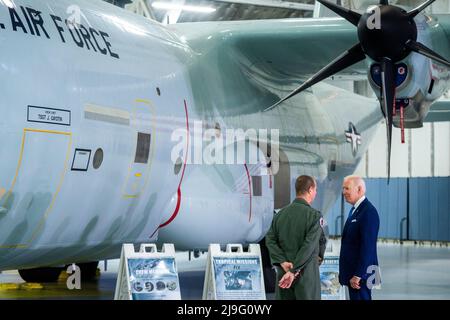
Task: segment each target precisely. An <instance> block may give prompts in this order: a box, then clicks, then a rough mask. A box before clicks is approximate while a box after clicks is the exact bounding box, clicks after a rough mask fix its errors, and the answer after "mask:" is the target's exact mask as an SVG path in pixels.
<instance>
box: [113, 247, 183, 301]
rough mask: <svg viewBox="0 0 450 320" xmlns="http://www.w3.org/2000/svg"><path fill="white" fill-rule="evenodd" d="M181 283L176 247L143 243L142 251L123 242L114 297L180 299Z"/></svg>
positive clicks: (116, 298) (121, 298)
mask: <svg viewBox="0 0 450 320" xmlns="http://www.w3.org/2000/svg"><path fill="white" fill-rule="evenodd" d="M180 299H181V294H180V283H179V279H178V272H177V268H176V263H175V247H174V246H173V244H164V245H163V248H162V251H161V252H158V251H157V248H156V245H155V244H143V245H141V248H140V250H139V252H135V251H134V245H132V244H124V245H123V247H122V255H121V257H120V264H119V274H118V277H117V283H116V292H115V295H114V300H180Z"/></svg>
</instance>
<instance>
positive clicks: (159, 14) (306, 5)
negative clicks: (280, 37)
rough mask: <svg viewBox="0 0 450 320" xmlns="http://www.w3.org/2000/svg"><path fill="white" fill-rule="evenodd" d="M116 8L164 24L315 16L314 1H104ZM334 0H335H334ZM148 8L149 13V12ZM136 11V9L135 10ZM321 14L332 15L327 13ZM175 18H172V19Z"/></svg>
mask: <svg viewBox="0 0 450 320" xmlns="http://www.w3.org/2000/svg"><path fill="white" fill-rule="evenodd" d="M105 1H108V2H110V3H113V4H115V5H117V6H120V7H124V6H125V5H128V6H130V4H131V5H134V6H136V7H137V6H141V5H142V4H145V5H146V7H147V9H148V11H147V13H148V14H147V16H149V17H150V18H152V19H155V20H157V21H159V22H162V23H181V22H197V21H226V20H256V19H284V18H302V17H312V16H313V9H314V6H315V4H316V1H315V0H286V1H282V0H105ZM331 1H333V0H331ZM334 1H336V2H337V3H339V4H341V5H343V6H345V7H348V8H351V9H353V10H357V11H363V10H364V9H365V8H367V7H368V6H370V5H373V4H377V3H378V2H379V0H334ZM424 1H425V0H390V3H392V4H396V5H402V6H407V7H416V6H418V5H419V4H421V3H423V2H424ZM155 2H162V3H165V4H167V3H169V4H172V5H184V6H196V7H208V8H213V9H215V11H214V12H210V13H199V12H190V11H186V10H178V12H174V11H177V10H174V11H172V12H168V10H167V9H156V8H154V7H153V5H154V3H155ZM449 3H450V0H439V1H436V2H435V3H434V4H433V5H431V6H430V7H429V9H428V11H429V12H434V13H444V12H450V4H449ZM147 9H146V10H147ZM132 11H135V10H132ZM321 15H326V16H328V15H331V14H330V12H327V10H326V11H325V13H323V14H321ZM174 16H175V17H176V18H173V17H174Z"/></svg>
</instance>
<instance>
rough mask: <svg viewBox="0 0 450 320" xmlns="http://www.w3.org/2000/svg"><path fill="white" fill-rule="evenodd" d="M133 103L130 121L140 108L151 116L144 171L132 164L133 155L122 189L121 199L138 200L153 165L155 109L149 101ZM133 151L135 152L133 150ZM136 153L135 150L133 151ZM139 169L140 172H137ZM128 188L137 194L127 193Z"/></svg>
mask: <svg viewBox="0 0 450 320" xmlns="http://www.w3.org/2000/svg"><path fill="white" fill-rule="evenodd" d="M135 103H137V105H136V106H135V107H134V108H133V112H132V117H131V118H132V119H136V114H137V112H139V110H142V108H145V109H147V111H150V116H151V120H150V123H151V138H150V150H149V157H148V163H147V165H146V166H145V169H144V168H142V164H136V163H135V162H134V158H135V153H134V154H132V155H131V158H132V159H133V160H132V162H131V163H130V166H129V168H128V175H127V179H126V180H125V183H124V185H123V187H122V197H123V198H124V199H135V198H139V196H140V195H141V191H142V190H145V188H146V187H147V184H148V180H149V177H150V168H151V165H152V163H153V156H154V149H155V148H154V146H155V141H156V140H155V109H154V107H153V104H152V102H151V101H149V100H144V99H136V100H135ZM133 130H136V134H137V133H138V132H141V130H139V127H133ZM133 143H134V144H136V140H134V141H133ZM133 150H135V149H134V148H133ZM135 151H136V150H135ZM137 166H139V167H137ZM139 168H140V170H139ZM133 170H137V171H136V172H134V171H133ZM141 179H144V181H143V182H142V183H141V182H140V180H141ZM128 187H130V188H132V189H135V190H138V191H137V192H134V193H131V192H127V191H129V190H127V189H128Z"/></svg>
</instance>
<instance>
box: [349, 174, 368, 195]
mask: <svg viewBox="0 0 450 320" xmlns="http://www.w3.org/2000/svg"><path fill="white" fill-rule="evenodd" d="M347 180H350V181H351V182H352V183H353V186H354V187H361V190H362V192H363V194H366V183H365V182H364V179H363V178H361V177H360V176H356V175H351V176H346V177H345V178H344V181H347Z"/></svg>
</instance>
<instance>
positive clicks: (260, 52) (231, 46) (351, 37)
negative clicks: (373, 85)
mask: <svg viewBox="0 0 450 320" xmlns="http://www.w3.org/2000/svg"><path fill="white" fill-rule="evenodd" d="M171 28H172V30H173V31H175V33H177V34H178V35H179V36H180V37H182V39H184V40H185V41H186V42H187V43H188V45H189V46H190V47H191V48H192V49H193V50H194V51H195V52H196V53H197V54H201V55H207V54H210V53H213V51H214V54H216V55H222V56H224V55H226V54H228V55H233V57H234V58H235V59H238V60H239V61H241V62H244V60H245V61H246V62H248V63H250V64H251V66H257V67H258V69H260V70H270V71H271V75H272V77H274V79H275V78H276V74H277V73H278V75H279V76H280V79H279V80H287V79H290V80H293V79H304V78H306V77H308V76H309V75H312V74H314V73H315V72H317V71H318V70H320V69H321V68H323V67H324V66H325V65H326V64H328V63H329V62H330V61H331V60H333V59H334V58H335V57H336V56H338V55H340V54H341V53H343V52H345V51H346V50H348V49H349V48H351V47H352V46H354V45H355V44H356V43H357V42H358V39H357V33H356V28H355V27H354V26H353V25H351V24H349V23H348V22H346V21H345V20H344V19H341V18H320V19H283V20H255V21H250V22H249V21H229V22H203V23H182V24H176V25H171ZM366 71H367V69H366V67H365V65H364V64H363V63H361V64H358V65H356V66H353V67H351V68H349V69H347V70H345V73H346V74H364V75H365V74H366ZM296 84H298V82H297V83H296Z"/></svg>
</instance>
